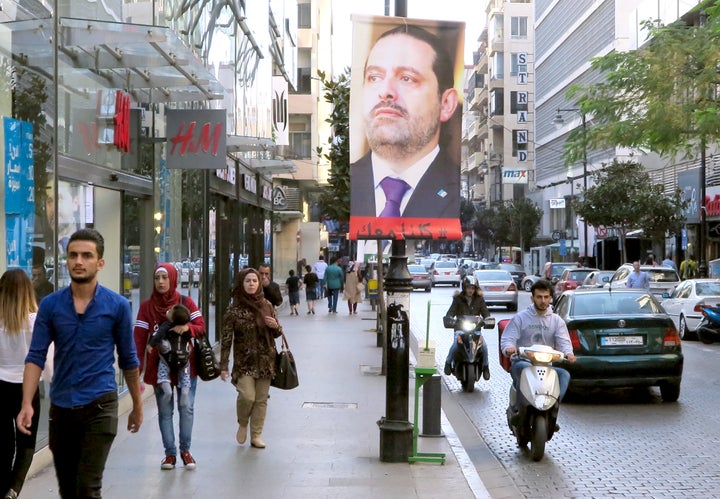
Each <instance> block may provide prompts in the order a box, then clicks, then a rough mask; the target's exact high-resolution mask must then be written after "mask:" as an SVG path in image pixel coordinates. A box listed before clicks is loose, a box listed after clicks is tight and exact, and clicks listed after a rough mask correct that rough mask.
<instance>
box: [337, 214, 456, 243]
mask: <svg viewBox="0 0 720 499" xmlns="http://www.w3.org/2000/svg"><path fill="white" fill-rule="evenodd" d="M350 239H398V240H402V239H447V240H449V241H457V240H459V239H462V229H461V228H460V219H459V218H410V217H400V218H394V217H354V216H350Z"/></svg>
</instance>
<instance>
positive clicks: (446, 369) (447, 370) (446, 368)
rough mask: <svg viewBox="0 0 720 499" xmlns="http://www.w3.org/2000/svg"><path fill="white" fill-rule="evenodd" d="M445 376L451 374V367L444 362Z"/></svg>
mask: <svg viewBox="0 0 720 499" xmlns="http://www.w3.org/2000/svg"><path fill="white" fill-rule="evenodd" d="M444 372H445V375H447V376H450V375H451V374H452V366H451V365H450V362H445V371H444Z"/></svg>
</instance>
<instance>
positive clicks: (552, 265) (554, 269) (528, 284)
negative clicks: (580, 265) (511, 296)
mask: <svg viewBox="0 0 720 499" xmlns="http://www.w3.org/2000/svg"><path fill="white" fill-rule="evenodd" d="M575 267H577V264H576V263H572V262H547V263H546V264H545V268H544V269H543V273H542V275H540V274H534V275H532V274H530V275H526V276H525V277H524V278H523V280H522V281H521V282H520V288H521V289H524V290H525V291H530V288H532V285H533V284H535V283H536V282H538V281H539V280H540V279H542V278H543V277H545V275H546V272H549V275H550V282H553V280H554V281H555V282H557V280H558V279H560V275H562V273H563V270H565V269H569V268H575ZM548 269H549V270H548ZM553 284H554V283H553Z"/></svg>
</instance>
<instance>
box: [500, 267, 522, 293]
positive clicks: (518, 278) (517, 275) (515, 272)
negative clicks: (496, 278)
mask: <svg viewBox="0 0 720 499" xmlns="http://www.w3.org/2000/svg"><path fill="white" fill-rule="evenodd" d="M497 268H499V269H501V270H507V271H508V272H510V274H511V275H512V276H513V279H515V285H516V286H517V287H518V288H519V287H520V284H521V283H522V280H523V279H524V278H525V276H526V275H527V274H526V273H525V267H523V266H522V265H520V264H519V263H499V264H498V266H497Z"/></svg>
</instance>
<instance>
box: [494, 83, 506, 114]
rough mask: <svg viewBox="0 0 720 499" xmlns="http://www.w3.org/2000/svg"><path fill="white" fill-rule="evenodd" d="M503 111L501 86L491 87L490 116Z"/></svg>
mask: <svg viewBox="0 0 720 499" xmlns="http://www.w3.org/2000/svg"><path fill="white" fill-rule="evenodd" d="M504 112H505V109H504V106H503V90H502V88H496V89H493V91H492V92H490V116H497V115H499V114H503V113H504Z"/></svg>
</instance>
